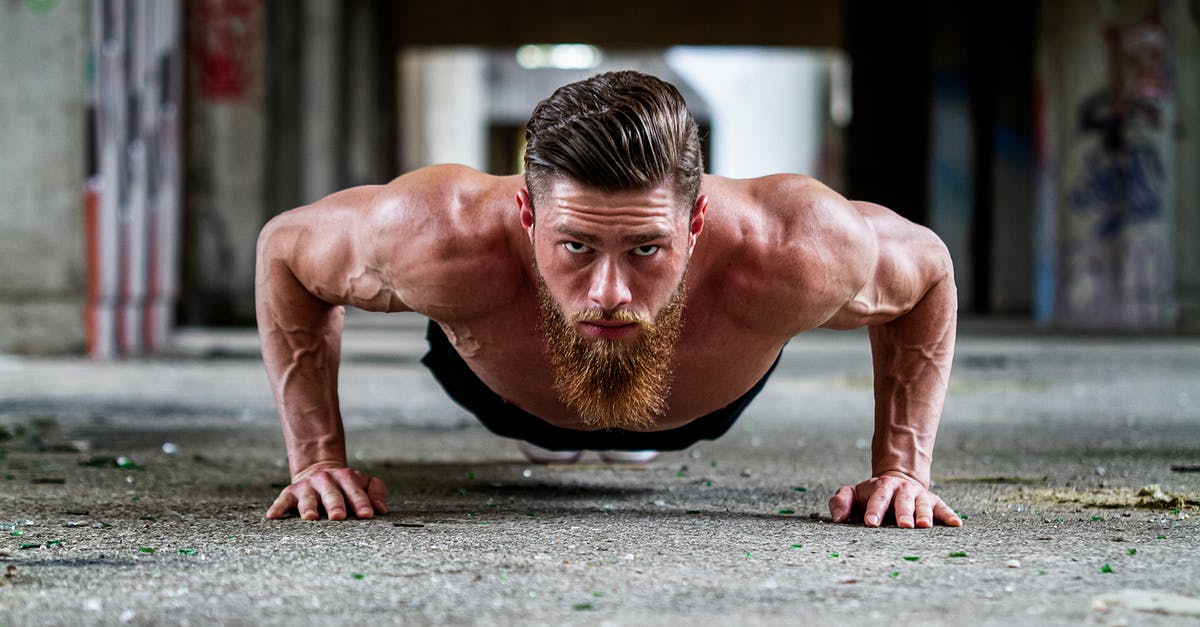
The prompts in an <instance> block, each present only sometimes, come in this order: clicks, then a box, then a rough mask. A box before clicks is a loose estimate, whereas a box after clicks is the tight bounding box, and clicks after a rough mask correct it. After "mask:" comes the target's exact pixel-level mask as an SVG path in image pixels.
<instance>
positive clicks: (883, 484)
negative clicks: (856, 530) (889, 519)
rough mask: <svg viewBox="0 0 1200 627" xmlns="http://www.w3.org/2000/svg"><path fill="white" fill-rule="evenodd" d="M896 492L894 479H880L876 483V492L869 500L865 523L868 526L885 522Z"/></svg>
mask: <svg viewBox="0 0 1200 627" xmlns="http://www.w3.org/2000/svg"><path fill="white" fill-rule="evenodd" d="M895 492H896V484H895V482H894V481H879V482H877V483H876V484H875V493H874V494H872V495H871V498H870V499H869V500H868V501H867V511H866V514H865V515H864V516H863V523H864V524H865V525H866V526H868V527H878V526H879V525H881V524H883V517H884V516H885V515H886V514H887V511H888V506H889V505H891V504H892V495H893V494H894V493H895Z"/></svg>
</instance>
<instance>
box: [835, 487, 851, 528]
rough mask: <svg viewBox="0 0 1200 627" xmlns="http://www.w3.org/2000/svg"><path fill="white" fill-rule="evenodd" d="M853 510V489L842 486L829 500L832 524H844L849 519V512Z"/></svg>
mask: <svg viewBox="0 0 1200 627" xmlns="http://www.w3.org/2000/svg"><path fill="white" fill-rule="evenodd" d="M852 509H854V488H852V487H850V486H848V485H847V486H842V488H841V489H840V490H838V491H837V494H834V495H833V498H831V499H829V515H830V516H832V517H833V522H835V523H840V522H846V521H847V520H848V519H849V518H850V511H851V510H852Z"/></svg>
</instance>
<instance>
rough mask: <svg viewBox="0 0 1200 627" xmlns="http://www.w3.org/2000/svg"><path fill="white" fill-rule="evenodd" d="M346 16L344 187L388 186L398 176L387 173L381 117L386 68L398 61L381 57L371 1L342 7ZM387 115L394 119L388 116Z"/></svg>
mask: <svg viewBox="0 0 1200 627" xmlns="http://www.w3.org/2000/svg"><path fill="white" fill-rule="evenodd" d="M342 6H343V7H344V10H345V12H346V16H345V18H344V23H345V29H344V31H343V33H344V35H343V37H344V40H345V42H344V48H345V54H346V59H345V63H344V64H343V67H344V68H345V73H346V76H347V80H346V89H345V94H346V102H345V108H346V112H345V116H344V117H345V124H344V125H343V128H344V129H345V133H344V137H343V138H342V139H343V151H344V154H345V175H344V177H343V178H344V179H345V181H344V184H345V185H347V186H350V185H363V184H370V183H381V182H386V181H387V180H388V179H390V178H391V177H393V176H396V175H397V174H399V173H398V172H387V171H386V170H385V169H384V168H383V167H382V166H383V162H384V151H383V150H382V149H383V147H384V146H385V145H386V144H385V142H384V141H383V140H384V139H385V137H384V135H383V133H384V130H383V125H382V124H381V122H382V116H381V115H380V113H381V112H380V110H379V109H380V106H379V105H380V96H381V94H380V88H381V87H382V85H381V82H382V81H381V80H380V79H381V75H382V72H381V71H380V70H381V68H382V67H387V68H388V71H391V67H392V64H393V63H394V60H393V59H392V58H391V56H390V55H389V56H387V57H383V56H381V55H380V52H381V49H380V44H379V33H378V24H376V23H375V21H376V20H378V19H380V15H379V14H378V12H377V11H375V10H374V9H375V8H376V7H375V6H374V5H373V4H372V3H370V2H368V0H353V1H350V2H344V3H343V4H342ZM386 115H394V113H393V112H390V111H389V112H386Z"/></svg>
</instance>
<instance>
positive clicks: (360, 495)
mask: <svg viewBox="0 0 1200 627" xmlns="http://www.w3.org/2000/svg"><path fill="white" fill-rule="evenodd" d="M333 478H334V481H335V482H337V485H338V486H339V487H340V488H341V489H342V494H344V495H345V497H346V500H348V501H350V507H351V508H353V509H354V515H355V516H357V517H359V518H370V517H371V516H373V515H374V514H375V510H374V509H373V508H372V507H371V503H370V501H369V500H368V499H367V493H366V492H363V489H362V481H361V480H360V478H359V475H358V474H357V473H355V472H345V473H333Z"/></svg>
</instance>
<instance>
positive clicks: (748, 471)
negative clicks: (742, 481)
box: [742, 468, 754, 477]
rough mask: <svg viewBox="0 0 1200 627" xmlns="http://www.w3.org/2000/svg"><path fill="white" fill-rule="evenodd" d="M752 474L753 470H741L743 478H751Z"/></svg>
mask: <svg viewBox="0 0 1200 627" xmlns="http://www.w3.org/2000/svg"><path fill="white" fill-rule="evenodd" d="M753 474H754V471H753V470H751V469H749V468H743V469H742V476H743V477H749V476H752V475H753Z"/></svg>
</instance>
